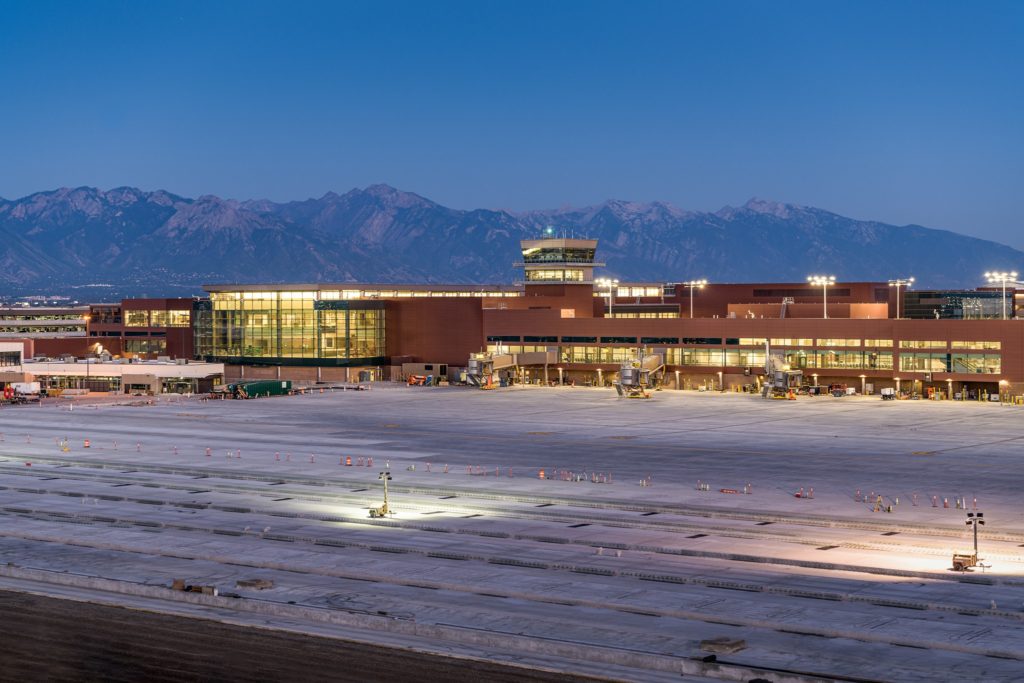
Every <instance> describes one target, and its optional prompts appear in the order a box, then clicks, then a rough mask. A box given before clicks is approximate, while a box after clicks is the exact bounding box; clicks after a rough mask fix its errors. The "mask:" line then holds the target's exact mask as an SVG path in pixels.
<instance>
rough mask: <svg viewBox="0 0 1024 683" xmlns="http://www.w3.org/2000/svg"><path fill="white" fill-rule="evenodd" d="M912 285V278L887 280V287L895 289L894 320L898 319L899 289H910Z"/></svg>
mask: <svg viewBox="0 0 1024 683" xmlns="http://www.w3.org/2000/svg"><path fill="white" fill-rule="evenodd" d="M913 284H914V278H912V277H908V278H897V279H895V280H889V286H890V287H895V288H896V319H897V320H899V319H900V287H906V288H907V289H910V288H911V287H912V286H913Z"/></svg>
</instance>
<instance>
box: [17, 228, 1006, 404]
mask: <svg viewBox="0 0 1024 683" xmlns="http://www.w3.org/2000/svg"><path fill="white" fill-rule="evenodd" d="M521 246H522V253H521V255H520V259H519V260H518V263H517V264H516V265H517V266H518V267H520V268H522V271H523V279H522V281H521V282H519V283H516V284H505V285H426V284H416V285H394V284H357V283H337V284H324V283H317V284H289V285H270V284H257V285H252V284H245V285H231V284H217V285H208V286H206V287H205V289H206V291H207V293H208V295H209V297H208V298H196V299H126V300H123V301H122V302H120V303H118V304H95V305H93V306H90V307H89V310H88V312H87V313H85V314H84V316H85V317H84V319H85V327H86V331H85V332H84V334H83V333H82V332H81V331H80V330H75V331H73V332H71V333H69V334H68V335H66V336H61V335H57V337H59V338H54V337H55V335H53V334H47V335H40V336H35V335H32V336H29V337H27V338H26V339H25V340H24V343H25V345H26V351H25V355H26V358H32V357H37V358H43V357H47V356H49V357H56V356H58V355H64V354H72V355H78V356H85V355H100V354H103V355H110V356H112V357H118V356H120V357H125V358H132V357H135V358H144V359H159V358H164V359H170V360H174V359H183V358H184V359H189V360H204V361H209V362H215V363H223V364H224V365H225V376H226V378H228V379H231V378H236V377H245V378H252V379H261V378H267V379H277V378H281V379H292V380H296V381H309V382H316V381H323V382H335V381H366V380H378V381H383V380H399V379H402V377H403V375H404V374H406V373H408V372H412V371H413V369H414V368H418V369H419V370H420V371H421V372H426V373H430V374H434V375H437V376H447V378H449V379H450V380H452V381H458V380H459V379H460V372H461V371H462V370H464V369H465V368H466V367H467V366H468V364H469V358H470V356H471V355H472V354H478V353H485V354H486V353H490V354H492V355H494V354H501V355H503V356H511V357H512V358H513V361H512V364H511V365H510V366H509V367H508V368H507V370H506V371H505V372H504V373H503V378H508V379H511V380H513V381H518V382H528V383H531V384H540V383H552V382H563V383H575V384H577V385H608V384H610V383H612V382H613V381H615V379H616V376H617V374H618V372H619V369H620V366H621V363H622V362H623V361H627V360H629V359H630V358H633V357H636V356H637V355H638V353H640V352H647V353H656V354H660V355H661V356H662V358H663V360H664V369H663V372H664V377H663V383H664V385H665V386H668V387H670V388H679V389H687V388H691V389H699V388H704V389H711V390H719V389H725V390H731V389H733V388H736V387H742V386H750V385H751V384H754V383H756V382H758V380H759V377H760V376H761V375H762V374H763V373H764V368H765V362H766V348H767V349H770V353H772V354H776V355H781V356H782V357H783V358H784V359H785V362H786V364H787V365H789V366H790V367H792V368H795V369H799V370H801V371H802V372H803V376H804V382H805V383H807V384H813V385H829V384H845V385H847V386H848V387H850V388H853V389H855V390H857V391H861V392H871V391H874V392H878V391H879V390H880V389H882V388H889V387H892V388H896V389H898V390H899V391H901V392H912V393H918V394H921V395H927V394H928V393H930V392H931V393H938V394H941V395H944V396H953V395H956V394H961V395H962V396H967V395H972V396H973V395H980V394H982V393H984V394H992V393H1010V394H1014V395H1020V394H1024V354H1022V351H1021V349H1022V346H1024V322H1022V320H1021V317H1024V290H1021V291H1016V290H1015V289H1013V288H1011V289H1009V290H1008V291H1007V293H1006V295H1005V297H1004V295H1003V292H1002V291H1001V289H992V288H989V289H979V290H974V291H956V292H950V291H930V290H922V291H918V290H913V289H911V290H910V291H908V289H907V288H906V287H892V286H890V283H889V282H826V283H823V284H812V283H810V282H798V283H764V284H718V283H709V284H705V285H701V283H699V282H679V283H659V282H647V283H643V282H638V283H629V282H621V283H620V282H617V281H609V280H603V279H600V278H597V279H595V277H594V270H595V268H601V267H602V266H603V264H602V263H600V262H599V261H598V260H597V256H598V252H597V249H598V244H597V241H596V240H586V239H561V238H547V239H537V240H524V241H523V242H522V244H521ZM77 314H78V315H79V316H82V315H83V313H82V312H77Z"/></svg>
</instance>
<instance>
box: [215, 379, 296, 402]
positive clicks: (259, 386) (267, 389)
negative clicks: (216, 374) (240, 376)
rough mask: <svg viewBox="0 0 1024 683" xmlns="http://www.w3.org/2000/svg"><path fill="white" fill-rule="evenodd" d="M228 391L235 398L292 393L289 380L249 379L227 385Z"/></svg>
mask: <svg viewBox="0 0 1024 683" xmlns="http://www.w3.org/2000/svg"><path fill="white" fill-rule="evenodd" d="M228 392H229V393H230V394H231V395H232V396H234V397H235V398H256V397H258V396H259V397H263V396H287V395H288V394H290V393H292V383H291V381H290V380H276V379H273V380H272V379H267V380H251V381H247V382H234V383H233V384H229V385H228Z"/></svg>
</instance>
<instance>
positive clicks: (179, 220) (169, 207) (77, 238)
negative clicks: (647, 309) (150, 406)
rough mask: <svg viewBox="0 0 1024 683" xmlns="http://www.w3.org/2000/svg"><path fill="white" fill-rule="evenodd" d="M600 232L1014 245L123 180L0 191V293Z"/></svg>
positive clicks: (511, 248) (686, 274) (661, 277)
mask: <svg viewBox="0 0 1024 683" xmlns="http://www.w3.org/2000/svg"><path fill="white" fill-rule="evenodd" d="M548 227H550V228H553V230H554V232H555V233H556V234H559V235H566V236H570V235H572V236H587V237H593V238H597V239H599V240H600V243H599V245H598V258H599V260H601V261H604V262H606V263H607V267H606V268H605V269H603V270H602V272H601V274H602V275H608V276H613V277H618V278H619V279H621V280H624V281H625V280H629V281H639V282H674V281H680V280H686V279H691V278H707V279H709V280H710V281H712V282H750V281H768V282H798V281H802V280H804V279H805V277H806V276H807V275H808V274H810V273H825V274H834V275H836V276H837V277H838V279H839V280H847V281H853V280H883V281H884V280H886V279H888V278H891V277H897V276H900V277H905V276H908V275H915V276H916V277H917V279H918V282H919V283H920V285H922V286H928V287H950V288H952V287H967V288H973V287H976V286H978V285H979V284H981V280H982V278H981V275H982V273H983V272H985V271H986V270H991V269H994V268H995V269H1007V270H1011V269H1016V267H1019V266H1020V265H1022V264H1024V253H1022V252H1020V251H1018V250H1015V249H1012V248H1010V247H1008V246H1005V245H1002V244H998V243H995V242H991V241H987V240H982V239H977V238H973V237H967V236H964V235H960V234H956V233H953V232H949V231H946V230H936V229H931V228H925V227H922V226H919V225H906V226H895V225H888V224H885V223H879V222H875V221H861V220H854V219H851V218H846V217H843V216H840V215H837V214H835V213H831V212H829V211H825V210H822V209H817V208H812V207H804V206H797V205H793V204H784V203H778V202H773V201H765V200H761V199H752V200H750V201H748V202H747V203H746V204H744V205H743V206H740V207H725V208H723V209H721V210H719V211H716V212H696V211H684V210H682V209H680V208H677V207H675V206H673V205H671V204H668V203H664V202H651V203H636V202H627V201H618V200H610V201H606V202H604V203H602V204H599V205H596V206H591V207H586V208H580V209H559V210H541V211H527V212H521V213H513V212H508V211H497V210H486V209H475V210H471V211H465V210H457V209H451V208H447V207H445V206H442V205H440V204H437V203H435V202H432V201H430V200H429V199H426V198H424V197H421V196H419V195H417V194H413V193H411V192H403V191H401V190H397V189H395V188H393V187H390V186H388V185H372V186H370V187H367V188H365V189H354V190H351V191H349V192H346V193H345V194H340V195H339V194H335V193H333V192H328V193H327V194H325V195H324V196H322V197H320V198H319V199H307V200H305V201H293V202H286V203H276V202H271V201H267V200H249V201H236V200H232V199H221V198H219V197H214V196H210V195H205V196H202V197H199V198H195V199H192V198H187V197H181V196H178V195H175V194H172V193H170V192H166V191H163V190H157V191H152V192H147V191H142V190H139V189H136V188H131V187H119V188H115V189H112V190H108V191H102V190H98V189H95V188H91V187H77V188H61V189H57V190H52V191H47V192H38V193H35V194H32V195H29V196H27V197H23V198H21V199H16V200H4V199H0V294H6V295H8V296H11V295H22V294H27V293H39V292H41V291H45V292H54V293H65V294H74V293H75V292H76V291H77V290H81V292H80V295H75V296H74V298H76V299H81V300H90V301H96V300H101V299H113V298H115V297H118V296H138V295H142V294H148V295H150V296H186V295H192V294H201V293H202V289H201V285H202V284H204V283H252V282H267V283H276V282H303V283H313V282H381V283H416V282H422V283H443V282H448V283H496V284H500V283H510V282H513V281H515V280H516V279H517V278H518V277H519V275H520V274H519V272H517V271H516V270H515V269H514V268H513V267H512V263H513V262H514V261H515V260H517V257H518V255H519V251H518V241H519V240H520V239H523V238H530V237H538V236H540V235H541V234H542V233H543V232H544V230H545V229H546V228H548Z"/></svg>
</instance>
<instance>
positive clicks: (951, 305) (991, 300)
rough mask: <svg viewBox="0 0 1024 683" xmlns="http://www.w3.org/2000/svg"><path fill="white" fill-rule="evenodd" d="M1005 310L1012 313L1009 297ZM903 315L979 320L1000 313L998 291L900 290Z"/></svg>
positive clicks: (1001, 304)
mask: <svg viewBox="0 0 1024 683" xmlns="http://www.w3.org/2000/svg"><path fill="white" fill-rule="evenodd" d="M1006 309H1007V312H1008V313H1009V314H1010V315H1013V312H1014V311H1013V304H1012V297H1010V296H1009V295H1008V296H1007V305H1006ZM903 317H905V318H917V319H928V318H945V319H953V320H982V319H998V318H1002V317H1003V297H1002V292H997V291H984V292H976V291H939V290H931V291H929V290H912V291H908V292H905V293H904V294H903Z"/></svg>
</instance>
